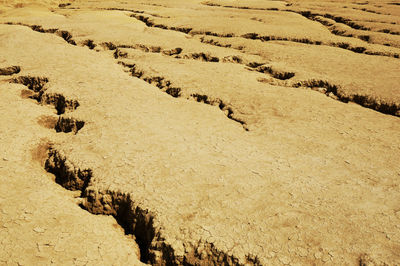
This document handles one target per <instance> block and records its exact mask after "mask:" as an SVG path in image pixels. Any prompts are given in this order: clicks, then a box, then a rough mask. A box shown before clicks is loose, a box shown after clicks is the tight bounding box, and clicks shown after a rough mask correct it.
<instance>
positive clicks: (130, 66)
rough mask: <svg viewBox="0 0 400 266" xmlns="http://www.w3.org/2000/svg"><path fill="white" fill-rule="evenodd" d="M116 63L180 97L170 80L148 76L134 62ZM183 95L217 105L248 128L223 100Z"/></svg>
mask: <svg viewBox="0 0 400 266" xmlns="http://www.w3.org/2000/svg"><path fill="white" fill-rule="evenodd" d="M118 63H119V64H121V65H123V66H124V67H126V68H128V69H129V72H130V73H131V75H132V76H133V77H136V78H140V79H142V80H144V81H146V82H147V83H149V84H152V85H155V86H156V87H158V88H159V89H160V90H162V91H164V92H165V93H167V94H169V95H171V96H172V97H174V98H179V97H182V95H181V92H182V88H179V87H176V86H173V84H172V82H171V81H169V80H167V79H165V78H164V77H161V76H149V75H147V74H146V73H145V72H144V71H143V70H140V69H138V68H137V66H136V64H127V63H124V62H123V61H119V62H118ZM185 97H186V99H188V100H195V101H197V102H199V103H205V104H208V105H212V106H218V108H219V109H220V110H221V111H223V112H224V114H225V115H226V117H228V118H229V119H231V120H233V121H235V122H237V123H239V124H241V125H242V127H243V129H244V130H246V131H248V130H249V129H248V127H247V125H246V122H245V121H243V120H242V119H240V118H238V117H237V116H236V115H235V111H234V109H233V107H232V106H230V105H229V104H226V103H225V102H224V101H223V100H221V99H219V98H215V99H213V98H211V97H209V96H207V95H203V94H198V93H192V94H190V95H189V96H185Z"/></svg>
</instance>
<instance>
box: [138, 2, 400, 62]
mask: <svg viewBox="0 0 400 266" xmlns="http://www.w3.org/2000/svg"><path fill="white" fill-rule="evenodd" d="M269 10H270V11H271V10H272V11H278V10H277V9H269ZM284 11H290V12H295V13H298V12H296V11H292V10H284ZM299 13H300V14H302V15H303V16H305V17H307V14H312V13H310V12H309V11H305V12H299ZM130 16H131V17H133V18H136V19H137V20H139V21H142V22H143V23H145V24H146V26H148V27H155V28H160V29H164V30H172V31H178V32H183V33H185V34H190V35H205V36H215V37H222V38H232V37H242V38H246V39H252V40H261V41H288V42H298V43H304V44H309V45H327V46H332V47H337V48H341V49H345V50H349V51H352V52H355V53H364V54H368V55H378V56H387V57H394V58H399V57H400V54H399V53H395V52H382V51H375V50H373V49H372V50H371V49H369V48H368V47H366V46H359V45H356V46H354V45H353V44H351V43H348V42H327V41H323V40H313V39H310V38H294V37H283V36H276V35H260V34H259V33H255V32H249V33H246V34H242V35H237V34H235V33H217V32H212V31H196V30H193V28H186V27H174V26H168V25H166V24H157V23H155V22H154V21H153V20H152V18H151V17H150V16H144V15H143V14H135V13H134V14H132V15H130ZM316 16H317V15H316ZM325 17H327V18H336V19H337V20H338V21H341V20H340V17H335V16H332V15H330V14H326V15H325ZM307 18H310V16H309V17H307ZM343 21H348V20H345V19H343ZM348 24H350V25H357V24H355V23H351V22H348ZM353 27H355V28H356V26H353ZM359 29H360V28H359ZM361 29H363V28H361ZM331 32H333V33H338V32H337V31H334V30H332V31H331ZM336 35H340V34H336ZM341 36H343V35H341ZM361 36H364V35H361ZM348 37H352V36H348ZM360 39H361V40H365V38H363V37H361V38H360Z"/></svg>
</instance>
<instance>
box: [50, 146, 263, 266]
mask: <svg viewBox="0 0 400 266" xmlns="http://www.w3.org/2000/svg"><path fill="white" fill-rule="evenodd" d="M47 147H48V157H47V159H46V161H45V169H46V171H48V172H49V173H52V174H54V175H55V177H56V178H55V181H56V182H57V183H58V184H60V185H61V186H63V187H64V188H66V189H68V190H78V191H81V197H82V199H83V201H82V203H81V207H82V208H83V209H85V210H87V211H89V212H90V213H92V214H96V215H99V214H102V215H112V216H113V217H114V218H115V219H116V221H117V222H118V224H119V225H120V226H121V227H122V228H123V229H124V231H125V234H127V235H134V236H135V239H136V242H137V244H138V245H139V248H140V255H141V256H140V257H141V261H142V262H144V263H150V264H152V265H244V264H243V263H240V262H239V259H238V258H235V257H234V256H233V255H228V254H226V253H224V252H221V251H219V250H218V249H217V248H216V247H215V246H214V245H213V244H212V243H208V242H205V241H199V242H197V243H195V244H189V245H187V246H185V255H184V256H176V254H175V252H174V250H173V248H172V247H171V245H169V244H168V241H167V240H166V239H165V238H164V237H163V235H162V230H160V228H158V227H157V226H156V225H155V220H156V219H157V217H156V215H155V214H154V213H152V212H151V211H149V210H147V209H143V208H141V207H140V206H138V205H137V204H136V203H135V200H134V198H133V197H132V196H131V194H126V193H121V192H115V191H109V190H106V191H98V190H96V189H94V188H92V187H90V180H91V178H92V177H93V176H92V170H91V169H80V168H79V167H77V166H75V165H74V164H73V163H72V162H70V161H69V160H68V159H67V158H66V156H65V155H63V154H62V153H61V152H59V151H58V150H57V149H56V148H54V147H52V146H47ZM245 264H246V265H261V264H260V262H259V260H258V259H257V257H256V256H252V255H247V257H246V262H245Z"/></svg>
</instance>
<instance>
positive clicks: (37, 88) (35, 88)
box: [10, 76, 85, 134]
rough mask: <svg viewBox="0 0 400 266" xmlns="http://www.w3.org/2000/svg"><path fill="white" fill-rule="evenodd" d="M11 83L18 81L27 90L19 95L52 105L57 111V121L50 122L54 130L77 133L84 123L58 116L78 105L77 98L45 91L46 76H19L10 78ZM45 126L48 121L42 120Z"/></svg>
mask: <svg viewBox="0 0 400 266" xmlns="http://www.w3.org/2000/svg"><path fill="white" fill-rule="evenodd" d="M10 82H12V83H19V84H23V85H25V86H26V87H27V88H28V89H29V91H22V92H21V97H23V98H31V99H34V100H36V101H37V102H38V103H39V104H47V105H52V106H54V108H55V109H56V111H57V115H58V116H59V118H58V120H57V122H55V123H50V124H51V125H54V129H55V130H56V132H64V133H68V132H73V133H74V134H77V133H78V131H79V130H80V129H81V128H82V127H83V126H84V125H85V122H84V121H81V120H78V119H75V118H71V117H63V116H60V115H62V114H64V113H65V111H66V110H68V111H73V110H75V109H76V108H78V106H79V102H78V101H77V100H72V99H66V98H65V96H64V95H62V94H60V93H46V90H47V88H46V84H47V83H48V82H49V80H48V78H46V77H32V76H19V77H16V78H13V79H11V80H10ZM44 124H46V126H48V125H49V123H48V122H46V121H44Z"/></svg>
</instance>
